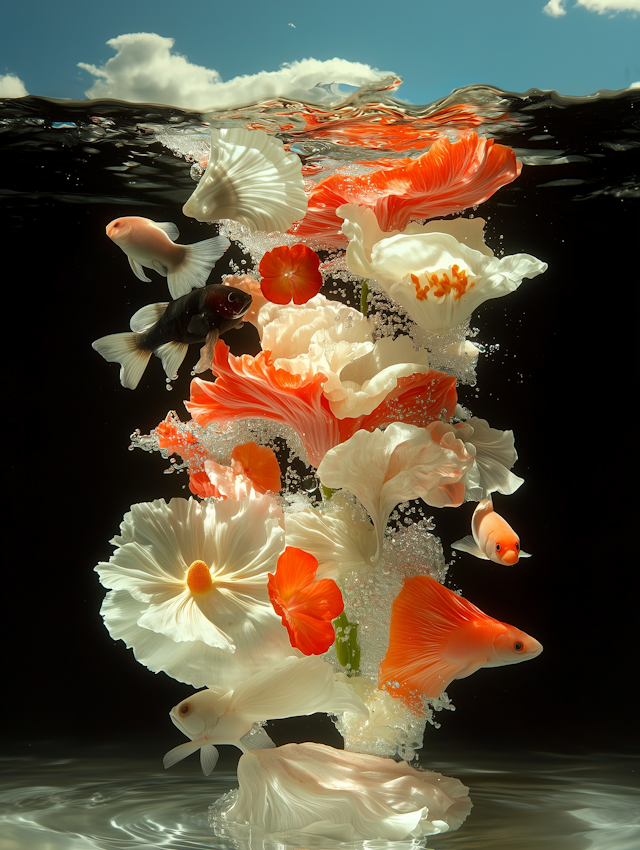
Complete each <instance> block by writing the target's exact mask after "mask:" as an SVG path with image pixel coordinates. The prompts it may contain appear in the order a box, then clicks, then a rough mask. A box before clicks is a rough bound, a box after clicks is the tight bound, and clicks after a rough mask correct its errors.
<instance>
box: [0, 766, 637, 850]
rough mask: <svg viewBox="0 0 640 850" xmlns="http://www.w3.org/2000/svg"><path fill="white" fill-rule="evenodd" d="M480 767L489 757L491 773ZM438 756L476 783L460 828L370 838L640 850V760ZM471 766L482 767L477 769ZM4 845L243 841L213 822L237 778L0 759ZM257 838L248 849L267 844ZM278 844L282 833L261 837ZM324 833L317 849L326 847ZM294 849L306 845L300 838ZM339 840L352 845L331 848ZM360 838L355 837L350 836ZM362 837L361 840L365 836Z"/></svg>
mask: <svg viewBox="0 0 640 850" xmlns="http://www.w3.org/2000/svg"><path fill="white" fill-rule="evenodd" d="M482 764H491V765H492V767H491V769H490V770H488V769H486V768H484V767H482V766H481V765H482ZM471 765H472V766H470V764H469V761H468V760H466V759H463V758H460V759H459V760H457V761H455V762H449V763H447V764H438V765H436V766H435V767H436V769H437V770H439V771H441V772H442V773H445V774H448V775H451V776H455V777H457V778H458V779H461V780H462V781H463V782H464V783H465V784H466V785H468V786H469V788H470V795H471V799H472V801H473V809H472V811H471V815H470V816H469V818H468V819H467V821H466V823H465V824H464V826H463V827H462V828H461V829H460V830H458V831H457V832H452V833H449V834H444V835H440V836H437V837H433V838H430V839H428V840H427V842H426V845H425V844H424V843H423V844H418V843H417V842H414V843H412V842H402V843H397V844H393V845H391V844H387V843H385V842H367V843H366V846H367V847H373V846H374V845H375V847H376V848H378V847H379V848H380V850H382V848H384V847H394V848H398V850H399V848H400V847H406V848H410V847H417V846H421V847H424V846H427V847H429V848H433V850H438V848H445V847H447V848H451V850H454V849H455V850H458V848H460V850H463V848H464V850H480V848H482V850H538V848H543V847H544V848H546V850H638V848H639V847H640V793H639V788H638V785H639V783H638V777H639V775H640V760H639V759H637V758H633V757H624V756H620V755H611V756H607V755H603V754H597V755H592V756H583V757H573V756H561V755H554V754H542V755H540V754H537V755H530V754H529V755H525V756H513V758H509V759H505V758H499V759H496V757H495V756H494V755H486V756H485V757H484V758H482V759H479V758H478V757H477V756H476V757H475V758H474V759H473V761H472V762H471ZM474 765H475V766H474ZM1 770H2V775H1V776H2V778H1V785H0V850H85V848H87V850H88V848H92V850H96V848H104V850H136V848H140V847H158V848H160V847H169V848H172V849H173V848H175V850H178V848H180V850H181V849H182V848H185V850H186V848H204V847H216V848H217V847H219V848H235V847H238V848H241V847H243V846H249V845H248V844H246V843H245V842H243V841H241V840H236V839H234V838H233V837H231V836H223V837H221V836H217V835H215V834H214V832H213V831H212V829H211V828H210V827H209V825H208V815H207V812H208V807H209V806H210V805H211V803H212V802H213V801H214V800H215V799H216V798H217V797H219V796H220V795H221V794H223V793H226V792H227V791H229V790H230V789H232V788H235V787H237V783H236V780H235V774H234V773H232V772H230V771H228V770H225V771H224V772H219V771H217V772H216V773H215V774H214V775H213V776H212V777H209V778H208V779H205V778H203V777H202V776H201V775H198V773H197V767H196V765H195V764H193V765H189V767H188V769H187V768H186V767H185V768H183V770H182V772H181V773H180V775H178V773H177V772H176V771H174V772H172V773H165V772H164V771H162V768H161V766H160V767H159V762H158V760H154V761H151V760H133V759H119V758H111V759H109V758H96V759H60V760H53V759H52V760H40V759H36V758H32V759H25V758H20V759H11V760H4V761H3V762H2V765H1ZM262 843H263V842H262V841H261V840H259V839H258V840H256V839H255V838H254V839H253V840H252V842H251V847H252V848H259V847H261V846H262ZM264 843H265V846H267V847H269V848H275V847H276V846H277V842H275V841H265V842H264ZM330 845H331V842H328V841H324V840H320V841H317V842H315V843H314V844H309V845H308V846H313V847H315V848H320V847H321V846H322V847H326V848H329V847H330ZM297 846H299V845H297ZM333 846H334V847H337V846H341V847H346V846H347V845H333ZM349 846H357V845H349ZM359 846H363V845H359Z"/></svg>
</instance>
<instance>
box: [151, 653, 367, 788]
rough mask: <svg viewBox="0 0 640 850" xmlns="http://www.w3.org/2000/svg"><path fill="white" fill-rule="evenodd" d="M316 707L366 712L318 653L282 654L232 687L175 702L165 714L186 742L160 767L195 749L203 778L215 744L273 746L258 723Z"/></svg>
mask: <svg viewBox="0 0 640 850" xmlns="http://www.w3.org/2000/svg"><path fill="white" fill-rule="evenodd" d="M317 711H324V712H328V713H331V714H340V713H341V712H343V711H351V712H355V713H356V714H363V715H365V716H368V714H369V712H368V709H367V707H366V706H365V704H364V703H363V702H362V700H361V699H360V697H359V696H357V695H356V693H355V691H353V689H352V688H351V687H350V686H349V685H347V684H344V683H342V682H337V681H336V678H335V674H334V672H333V669H332V667H331V666H330V665H329V664H327V662H326V661H323V660H322V659H321V658H319V657H318V656H306V657H304V658H297V657H294V656H291V657H289V658H285V659H284V661H281V662H280V663H279V664H276V666H275V667H272V668H271V669H270V670H265V671H263V672H261V673H256V674H255V675H253V676H251V677H250V678H249V679H247V680H246V681H245V682H242V684H240V685H238V687H237V688H236V689H235V690H234V691H228V692H226V693H224V692H222V691H219V690H215V689H214V688H206V689H205V690H203V691H198V692H197V693H195V694H192V695H191V696H190V697H188V698H187V699H185V700H183V701H182V702H180V703H178V705H176V706H174V708H172V709H171V712H170V713H169V716H170V717H171V720H172V721H173V723H174V724H175V725H176V726H177V727H178V729H179V730H180V731H181V732H183V733H184V734H185V735H186V736H187V738H191V740H190V741H189V742H188V743H185V744H179V745H178V746H177V747H174V748H173V749H172V750H169V752H168V753H167V754H166V755H165V757H164V760H163V761H164V766H165V768H167V767H172V766H173V765H174V764H176V763H177V762H179V761H181V760H182V759H183V758H186V756H188V755H191V753H195V752H196V750H200V764H201V765H202V771H203V773H204V774H205V776H208V775H209V774H210V773H211V771H212V770H213V768H214V767H215V766H216V763H217V761H218V750H217V749H216V748H215V746H214V744H232V745H233V746H235V747H238V749H240V750H242V752H243V753H246V752H248V751H249V750H261V749H266V748H268V747H275V744H274V743H273V741H272V740H271V738H270V737H269V736H268V735H267V733H266V732H265V731H264V729H263V728H262V727H261V726H260V725H259V723H260V721H264V720H275V719H278V718H282V717H295V716H297V715H300V714H315V712H317Z"/></svg>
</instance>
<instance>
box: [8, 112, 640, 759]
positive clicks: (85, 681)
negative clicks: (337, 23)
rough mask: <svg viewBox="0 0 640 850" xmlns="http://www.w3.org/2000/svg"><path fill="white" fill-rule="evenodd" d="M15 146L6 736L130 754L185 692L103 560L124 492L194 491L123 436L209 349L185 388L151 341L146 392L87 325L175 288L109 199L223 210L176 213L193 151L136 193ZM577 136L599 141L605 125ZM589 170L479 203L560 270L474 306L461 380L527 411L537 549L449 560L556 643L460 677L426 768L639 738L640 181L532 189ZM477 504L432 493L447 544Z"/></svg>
mask: <svg viewBox="0 0 640 850" xmlns="http://www.w3.org/2000/svg"><path fill="white" fill-rule="evenodd" d="M29 100H30V101H37V99H29ZM36 106H37V107H38V108H39V109H41V107H42V104H41V103H40V104H36ZM34 109H35V107H34ZM575 133H576V136H575V139H574V145H575V146H576V148H579V144H578V142H580V140H581V137H580V134H579V131H578V130H575ZM36 141H37V140H36ZM507 141H508V142H509V143H512V144H514V145H515V144H517V140H515V141H511V140H507ZM0 143H2V150H1V151H0V156H1V178H2V180H1V183H0V185H1V187H2V192H1V194H0V200H1V201H2V212H1V215H2V219H1V220H2V232H3V237H4V238H3V242H4V244H5V250H4V257H5V263H4V275H3V280H4V299H5V307H4V311H3V313H4V322H3V326H4V357H5V364H4V380H3V382H2V383H3V389H4V399H5V405H4V414H3V420H4V436H3V441H2V459H3V467H4V486H3V493H4V498H5V506H4V509H3V515H2V516H3V524H2V525H3V531H2V551H3V567H2V568H3V578H4V580H3V582H2V599H3V603H4V604H3V612H2V617H1V624H2V628H3V641H2V646H3V664H2V673H3V676H2V678H3V682H4V686H3V693H4V696H3V699H2V701H1V705H2V711H3V715H4V716H3V718H2V726H1V728H2V734H3V738H4V744H3V748H4V750H5V752H8V753H13V754H23V753H26V752H30V753H34V752H35V751H40V752H41V751H43V748H47V749H48V750H49V751H57V749H59V750H60V751H61V752H62V751H64V752H67V751H68V749H69V747H78V748H86V747H91V746H94V745H105V744H106V745H113V746H114V747H115V746H118V745H121V744H123V743H124V744H128V745H129V746H130V747H131V752H132V753H133V752H135V751H136V748H138V749H140V748H144V747H145V746H146V745H147V744H148V745H149V746H152V747H153V748H154V749H153V751H154V752H157V753H158V758H160V757H161V756H162V753H163V752H164V751H165V750H168V749H170V748H171V747H172V746H174V745H176V744H177V743H180V742H181V741H182V740H183V738H182V736H181V735H180V733H179V732H177V730H175V729H174V728H173V726H172V724H171V722H170V720H169V718H168V712H169V710H170V708H171V707H172V706H173V705H175V704H176V703H177V702H178V701H180V700H181V699H183V698H184V697H185V696H186V695H188V694H189V693H190V690H191V689H190V687H189V686H187V685H183V684H181V683H179V682H175V681H174V680H172V679H170V678H169V677H167V676H165V675H164V674H158V675H156V674H153V673H151V672H149V671H148V670H147V669H146V668H145V667H143V666H141V665H140V664H138V663H137V662H136V661H135V659H134V657H133V654H132V652H130V651H128V650H126V648H125V646H124V644H123V643H122V642H115V641H113V640H112V639H111V638H110V636H109V634H108V633H107V631H106V629H105V628H104V626H103V624H102V620H101V618H100V615H99V608H100V605H101V602H102V599H103V597H104V594H105V591H104V589H103V588H102V587H101V586H100V584H99V582H98V577H97V575H96V573H94V572H93V567H94V565H95V564H97V563H98V561H100V560H103V559H104V560H107V559H108V558H109V555H110V554H111V552H112V549H113V547H112V546H111V545H110V544H109V542H108V541H109V539H110V538H111V537H112V536H113V534H114V533H116V532H117V530H118V526H119V523H120V521H121V519H122V516H123V514H124V513H125V511H126V510H128V508H129V506H130V505H131V504H133V503H135V502H140V501H145V500H153V499H156V498H159V497H165V498H167V499H168V498H170V497H171V496H176V495H177V496H185V495H188V491H185V489H184V488H185V486H186V477H185V476H183V475H165V474H164V469H165V468H166V467H167V463H166V462H165V461H163V460H162V459H161V458H160V456H159V455H157V454H153V455H149V454H146V453H143V452H141V451H138V450H136V451H132V452H129V451H127V447H128V445H129V435H130V434H131V433H132V432H133V431H134V429H136V428H140V429H141V431H142V432H143V433H149V431H150V430H151V429H152V428H153V427H155V425H157V424H158V422H160V420H161V419H163V418H164V416H165V414H166V412H167V411H168V410H169V409H176V410H177V412H178V414H179V415H181V416H182V417H183V418H184V417H185V410H184V407H183V405H182V400H183V399H185V398H188V386H189V380H190V376H189V371H190V368H192V366H193V364H194V363H195V361H196V360H197V357H198V353H197V351H196V350H195V348H193V349H192V350H190V352H189V354H188V356H187V359H186V361H185V363H184V364H183V366H182V368H181V370H180V378H179V380H178V381H177V382H176V383H175V385H174V389H173V391H172V392H170V393H169V392H167V391H166V390H165V388H164V384H165V381H164V373H163V372H162V368H161V364H160V362H159V360H157V359H156V358H152V362H151V363H150V365H149V367H148V369H147V371H146V373H145V375H144V378H143V380H142V382H141V385H140V386H139V388H138V389H137V390H135V391H134V392H131V391H130V390H126V389H123V388H122V387H121V386H120V384H119V381H118V367H117V366H116V365H115V364H107V363H106V362H105V361H103V360H102V359H101V358H100V356H99V355H98V354H97V353H96V352H94V351H92V349H91V342H92V341H93V340H94V339H97V338H98V337H100V336H102V335H104V334H107V333H112V332H116V331H119V330H126V329H127V328H128V322H129V319H130V317H131V315H132V314H133V313H134V312H135V310H137V309H138V308H139V307H140V306H142V305H143V304H147V303H151V302H152V301H161V300H166V299H167V293H166V285H165V282H164V280H162V279H160V278H159V277H158V276H157V275H155V273H153V272H151V273H150V274H149V276H150V277H152V278H153V282H152V283H148V284H146V283H143V282H141V281H138V280H137V279H136V278H135V277H134V275H133V273H132V272H131V271H130V269H129V266H128V263H127V260H126V258H125V256H124V255H123V254H122V252H121V251H120V250H119V249H118V248H117V247H116V246H115V245H114V244H113V243H112V242H111V241H110V240H109V239H107V237H106V236H105V226H106V225H107V224H108V223H109V222H110V221H111V220H112V219H114V218H116V217H118V216H121V215H141V216H147V217H149V218H151V219H154V220H156V221H173V222H175V223H176V224H177V225H178V227H179V229H180V241H181V242H184V243H191V242H195V241H198V240H200V239H204V238H207V237H208V236H209V235H211V228H209V227H207V226H206V225H200V224H198V223H197V222H194V221H192V220H188V219H185V218H184V217H183V216H182V213H181V209H180V208H181V205H182V203H183V202H184V200H186V198H187V197H188V194H189V192H190V190H191V187H192V186H193V184H192V183H191V182H190V180H189V178H188V168H189V166H188V165H187V164H186V163H184V162H183V161H180V160H170V162H169V163H168V165H166V167H167V168H168V167H171V168H172V169H174V170H175V173H176V174H179V182H180V181H182V182H181V183H180V185H181V186H182V188H181V189H180V190H179V191H177V192H175V193H174V197H175V200H174V201H173V202H171V203H168V202H167V201H166V200H164V199H159V198H158V193H155V194H154V193H153V192H151V191H141V192H140V196H139V199H138V203H135V204H133V203H131V202H126V201H119V202H114V203H110V202H108V196H113V197H115V198H117V196H118V192H119V191H120V188H121V186H122V184H121V183H119V182H118V180H117V179H116V176H115V175H113V174H111V173H110V172H104V171H101V170H100V171H96V168H95V167H93V161H92V162H90V163H89V164H87V165H86V167H83V166H82V165H81V164H78V160H77V159H73V160H72V159H70V158H69V155H67V154H66V153H65V150H64V145H63V146H62V148H61V147H59V146H58V147H56V146H55V145H54V146H53V147H52V149H51V150H49V151H47V150H46V149H44V148H42V144H40V147H39V146H38V144H36V143H33V144H28V143H27V141H26V138H25V139H22V140H21V139H19V138H16V137H15V136H11V135H8V134H7V133H5V134H4V135H3V136H1V137H0ZM582 143H583V144H584V148H585V150H586V149H587V148H589V147H592V148H593V147H594V144H595V143H594V142H593V140H588V139H586V137H585V138H584V139H582ZM557 144H559V145H560V144H561V143H560V142H558V143H557ZM153 149H154V150H160V147H159V146H157V147H155V148H153ZM605 153H606V158H603V159H601V160H595V159H594V160H591V161H590V163H589V164H588V165H584V164H582V165H580V168H581V169H586V170H587V172H588V174H590V175H591V178H592V179H594V180H595V178H596V177H597V178H598V180H599V183H598V185H611V186H618V185H621V184H622V183H624V181H625V180H629V179H630V178H633V177H634V175H635V174H637V169H638V164H639V157H638V153H637V148H631V149H627V150H620V151H616V152H615V153H614V152H612V151H610V150H607V151H606V152H605ZM101 155H102V160H101V166H104V164H105V163H106V162H107V161H109V160H108V157H109V156H113V162H116V161H119V160H118V159H117V157H118V156H120V159H121V158H122V153H119V154H118V153H117V152H115V151H113V150H112V152H111V154H109V153H108V152H107V151H102V154H101ZM576 168H577V166H576ZM172 173H173V172H172ZM577 173H578V172H577V171H576V170H575V169H572V166H557V165H556V166H539V167H533V166H531V167H525V168H524V170H523V173H522V175H521V177H520V178H519V179H518V180H517V181H516V182H515V183H514V184H513V185H511V186H508V187H504V188H503V189H501V190H500V191H499V192H498V193H497V194H496V195H495V196H494V198H492V199H490V200H489V201H488V202H486V203H485V204H483V205H482V207H481V209H480V210H479V212H478V214H481V215H482V216H483V217H485V218H488V219H489V224H488V242H489V244H491V245H492V247H494V249H495V248H498V247H499V246H501V247H503V248H504V251H505V253H509V254H511V253H516V252H521V251H523V252H527V253H531V254H533V255H534V256H536V257H538V258H540V259H542V260H544V261H546V262H548V264H549V270H548V271H547V273H546V274H544V275H543V276H540V277H538V278H536V279H534V280H532V281H524V282H523V284H522V286H521V287H520V289H519V290H518V291H517V292H516V293H514V294H512V295H510V296H508V297H507V298H504V299H500V300H496V301H493V302H488V303H486V304H485V305H484V306H483V307H481V308H480V309H479V310H478V311H476V313H475V314H474V318H473V322H472V324H473V325H474V326H477V327H478V328H479V329H480V333H479V337H478V339H479V341H481V342H482V343H484V344H487V345H489V344H495V343H499V345H500V348H499V350H498V351H496V352H494V353H493V354H491V355H489V356H485V357H481V359H480V363H479V367H478V387H479V391H478V392H477V393H476V390H475V389H470V388H464V387H463V388H461V390H460V400H461V401H462V402H463V403H467V404H468V405H469V406H470V407H471V408H472V411H473V413H474V414H475V415H477V416H480V417H484V418H487V419H488V420H489V422H490V423H491V425H492V426H494V427H496V428H512V429H513V430H514V432H515V437H516V447H517V450H518V453H519V456H520V459H519V461H518V463H517V465H516V467H515V470H514V471H515V472H516V473H517V474H519V475H520V476H522V477H523V478H524V479H525V484H524V485H523V486H522V487H521V489H520V490H518V491H517V493H515V494H514V495H513V496H511V497H501V496H500V495H499V494H497V495H496V499H495V501H496V507H497V509H498V511H501V510H502V512H503V513H504V515H505V516H506V517H507V518H508V519H509V521H510V522H511V523H512V524H513V525H514V527H515V528H516V529H517V530H518V532H519V534H520V537H521V541H522V545H523V548H524V549H525V550H526V551H529V552H531V553H533V557H532V558H531V559H529V560H527V561H523V562H521V564H520V565H518V567H517V568H514V569H509V568H503V567H500V566H498V565H495V564H492V563H488V562H481V561H478V560H476V559H474V558H472V557H471V556H467V555H458V556H457V557H456V559H455V565H454V566H453V568H452V570H451V571H450V577H451V580H452V582H453V584H455V585H456V586H459V587H460V588H462V589H463V592H464V595H465V596H466V597H467V598H469V599H470V600H471V601H473V602H474V603H475V604H476V605H478V606H479V607H480V608H481V609H482V610H484V611H486V612H487V613H489V614H491V615H492V616H494V617H496V618H498V619H501V620H504V621H506V622H509V623H512V624H514V625H516V626H518V627H520V628H522V629H524V630H525V631H527V632H529V633H530V634H532V635H534V636H535V637H536V638H538V639H539V640H540V641H541V642H542V644H543V645H544V653H543V654H542V655H541V656H540V657H539V658H537V659H535V660H533V661H531V662H527V663H524V664H520V665H515V666H512V667H504V668H498V669H490V670H481V671H479V672H478V673H476V674H475V675H473V676H472V677H470V678H468V679H465V680H461V681H455V682H453V683H452V684H451V686H450V687H449V688H448V693H449V696H450V697H451V699H452V700H453V702H454V704H455V705H456V708H457V710H456V711H455V712H444V713H443V715H441V716H440V717H439V720H440V721H441V722H442V728H441V729H439V730H437V731H436V730H433V729H431V728H430V727H427V732H426V736H425V740H426V745H425V750H424V753H425V759H424V760H423V761H424V763H425V765H426V766H429V754H430V753H433V754H435V756H437V755H438V754H440V755H441V756H443V757H444V756H445V755H446V754H447V753H449V752H457V753H460V752H469V753H471V752H472V751H473V750H474V749H476V750H480V749H482V750H486V749H487V748H496V749H497V748H500V749H508V750H513V751H518V750H524V749H537V750H554V751H559V752H575V751H595V750H600V751H615V752H629V751H631V750H632V749H635V748H637V745H638V737H637V715H636V711H637V707H636V706H635V702H636V697H635V691H636V689H637V676H638V666H637V657H638V656H637V653H638V650H637V638H636V634H637V627H636V622H637V619H638V615H637V611H638V594H637V582H636V574H637V570H638V555H637V533H636V532H637V507H634V502H636V492H637V486H636V483H635V477H634V476H635V474H637V459H636V455H637V449H636V442H637V440H636V430H637V421H638V416H637V412H636V409H635V405H636V404H637V399H636V396H637V389H636V381H637V356H635V355H636V339H637V331H636V327H635V326H636V321H637V320H636V316H637V288H638V284H639V282H640V281H639V279H638V264H637V259H636V255H637V246H638V232H639V229H638V225H639V216H638V211H639V208H640V202H639V201H638V200H637V199H633V198H630V197H615V196H613V195H612V194H598V195H593V194H591V196H590V197H585V198H584V199H582V200H578V197H579V196H580V193H581V192H582V193H583V195H584V194H586V188H585V186H584V185H580V186H576V185H571V184H568V185H564V186H554V187H541V186H540V184H543V183H545V182H549V181H555V180H558V179H560V178H569V179H571V178H572V177H574V176H575V175H576V174H577ZM580 174H581V175H582V172H580ZM172 179H173V178H172ZM110 181H111V182H110ZM587 188H588V187H587ZM235 256H236V257H239V256H240V253H239V252H237V251H236V254H235ZM225 263H226V258H225V257H223V259H222V260H221V261H220V263H219V264H218V267H217V271H218V272H220V271H223V272H224V271H225V270H226V268H225ZM215 280H217V277H216V270H214V272H213V274H212V277H211V278H210V282H215ZM225 338H226V341H227V342H228V343H229V344H230V345H231V347H232V350H233V351H234V352H235V353H242V352H243V351H246V350H253V351H255V350H256V347H255V346H256V336H255V333H254V332H253V330H252V329H251V328H248V329H246V330H245V331H242V332H231V333H229V334H227V335H226V337H225ZM205 377H206V375H205ZM476 395H477V398H476ZM636 504H637V503H636ZM473 507H474V505H472V504H470V505H465V506H462V507H461V508H460V509H458V510H456V511H443V510H440V511H437V510H435V509H434V513H435V515H436V523H437V531H436V533H438V534H440V536H441V537H442V540H443V543H444V545H445V555H446V556H447V557H449V556H450V554H451V550H450V548H449V544H450V543H451V542H452V541H453V540H455V539H457V538H459V537H461V536H463V535H464V534H466V533H468V524H469V520H470V516H471V513H472V511H473ZM271 734H272V735H273V737H274V739H275V740H276V741H277V742H278V743H284V742H286V741H288V740H294V739H295V740H305V739H310V740H314V739H317V740H323V741H325V742H327V743H335V744H338V745H339V741H340V738H339V736H338V735H337V733H336V732H335V730H334V729H333V727H332V725H331V723H330V722H329V721H328V720H327V719H326V718H322V719H319V718H311V719H309V718H302V719H300V720H293V721H281V722H279V723H277V724H271ZM223 749H224V748H223Z"/></svg>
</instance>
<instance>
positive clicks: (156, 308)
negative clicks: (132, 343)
mask: <svg viewBox="0 0 640 850" xmlns="http://www.w3.org/2000/svg"><path fill="white" fill-rule="evenodd" d="M168 306H169V302H168V301H162V302H161V303H159V304H147V305H146V307H141V308H140V309H139V310H138V312H137V313H134V314H133V316H132V317H131V321H130V322H129V327H130V328H131V330H132V331H133V332H134V333H137V334H141V333H144V332H145V331H148V330H149V328H152V327H153V326H154V325H155V323H156V322H157V321H159V320H160V319H161V318H162V316H164V313H165V310H166V309H167V307H168Z"/></svg>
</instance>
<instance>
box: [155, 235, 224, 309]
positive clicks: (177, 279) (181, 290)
mask: <svg viewBox="0 0 640 850" xmlns="http://www.w3.org/2000/svg"><path fill="white" fill-rule="evenodd" d="M230 244H231V243H230V242H229V240H228V239H227V237H226V236H214V238H213V239H205V240H204V241H203V242H196V244H195V245H184V246H183V247H184V259H183V260H182V262H181V263H180V265H179V266H178V267H177V268H174V269H173V270H172V271H170V272H169V274H168V276H167V283H168V284H169V293H170V295H171V297H172V298H179V297H180V296H181V295H187V294H188V293H189V292H191V290H192V289H197V288H198V287H201V286H204V285H205V284H206V282H207V278H208V277H209V275H210V273H211V269H212V268H213V267H214V265H215V264H216V263H217V261H218V260H219V259H220V257H221V256H222V255H223V254H224V252H225V251H226V250H227V248H228V247H229V245H230Z"/></svg>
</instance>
